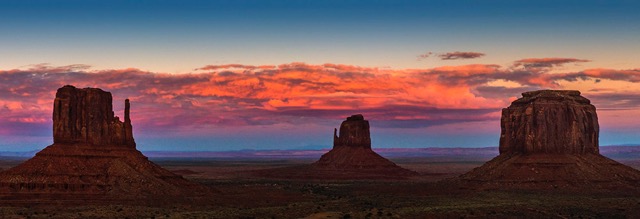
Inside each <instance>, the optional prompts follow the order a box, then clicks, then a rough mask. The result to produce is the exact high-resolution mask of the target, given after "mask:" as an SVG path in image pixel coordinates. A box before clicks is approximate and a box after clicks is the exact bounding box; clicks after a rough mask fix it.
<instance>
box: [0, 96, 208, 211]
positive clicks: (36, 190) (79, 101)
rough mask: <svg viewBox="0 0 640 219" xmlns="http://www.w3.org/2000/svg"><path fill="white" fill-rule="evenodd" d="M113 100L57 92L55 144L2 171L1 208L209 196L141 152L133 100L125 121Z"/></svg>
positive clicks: (174, 199)
mask: <svg viewBox="0 0 640 219" xmlns="http://www.w3.org/2000/svg"><path fill="white" fill-rule="evenodd" d="M111 101H112V98H111V93H109V92H106V91H103V90H101V89H97V88H83V89H78V88H75V87H73V86H70V85H67V86H64V87H62V88H60V89H58V92H57V93H56V99H55V101H54V110H53V134H54V143H53V144H52V145H50V146H48V147H46V148H45V149H43V150H42V151H40V152H38V153H37V154H36V156H34V157H33V158H31V159H29V160H27V161H25V162H24V163H22V164H20V165H18V166H15V167H13V168H11V169H8V170H6V171H3V172H0V204H11V203H12V202H11V200H21V202H20V203H38V202H46V201H47V200H48V201H61V200H64V201H77V202H79V203H93V202H105V201H106V202H109V201H114V200H117V201H118V203H122V201H135V202H136V203H150V202H153V203H156V202H161V201H163V200H165V201H170V202H173V201H178V200H180V198H183V197H184V198H187V199H188V198H191V197H193V196H199V195H201V194H208V192H209V190H208V188H206V187H204V186H201V185H198V184H195V183H192V182H189V181H188V180H186V179H184V178H182V177H181V176H179V175H176V174H174V173H172V172H170V171H168V170H165V169H163V168H161V167H160V166H158V165H156V164H155V163H153V162H151V161H149V160H148V159H147V157H145V156H144V155H143V154H142V153H140V151H138V150H137V149H136V143H135V141H134V139H133V132H132V130H131V127H132V126H131V119H130V117H129V111H130V103H129V101H128V100H126V101H125V116H124V117H125V118H124V122H122V121H120V120H119V118H118V117H115V116H114V114H113V111H112V106H111V104H112V103H111ZM166 197H172V198H171V199H167V198H166ZM158 198H163V199H158ZM5 201H7V202H5ZM141 201H146V202H141Z"/></svg>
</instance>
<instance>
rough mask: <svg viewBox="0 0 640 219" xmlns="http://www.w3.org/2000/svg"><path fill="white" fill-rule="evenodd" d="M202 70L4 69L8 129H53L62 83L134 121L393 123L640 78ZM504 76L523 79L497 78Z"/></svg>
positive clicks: (302, 68) (2, 105) (196, 126)
mask: <svg viewBox="0 0 640 219" xmlns="http://www.w3.org/2000/svg"><path fill="white" fill-rule="evenodd" d="M576 60H578V59H562V60H560V59H556V58H547V59H537V60H536V59H525V60H519V61H518V62H521V63H546V64H540V65H539V66H545V65H550V66H554V65H562V64H564V63H571V62H580V60H578V61H576ZM523 65H524V64H523ZM65 69H66V71H65ZM200 70H206V71H207V72H201V73H191V74H164V73H153V72H146V71H141V70H139V69H135V68H129V69H118V70H99V71H87V68H85V67H82V65H79V66H62V67H51V66H44V67H43V66H40V67H34V68H30V69H26V70H8V71H0V81H2V82H3V83H0V126H3V127H1V128H0V129H2V130H5V131H3V132H5V133H7V132H8V131H6V130H8V129H9V127H7V126H8V124H22V126H20V127H25V128H24V129H16V130H17V131H18V132H21V131H27V130H29V129H33V127H39V128H38V130H41V129H42V130H48V129H49V128H50V122H51V121H50V116H51V107H52V101H53V97H54V95H55V91H56V89H57V88H59V87H61V86H63V85H66V84H72V85H75V86H77V87H99V88H103V89H104V90H107V91H110V92H112V93H113V95H114V101H115V102H114V106H115V107H114V108H115V109H116V111H118V112H116V113H121V112H120V111H121V109H122V107H121V105H122V103H121V102H123V101H124V99H125V98H130V99H131V100H132V105H133V106H132V108H133V110H132V116H133V117H134V118H135V122H134V123H135V124H136V127H138V128H143V129H145V130H150V131H151V130H155V131H167V130H181V129H182V130H184V129H192V130H202V129H203V127H225V126H251V125H274V124H282V123H292V124H295V123H304V122H308V123H314V122H319V123H322V122H323V121H326V120H334V119H336V118H342V117H345V116H348V115H349V114H352V113H364V114H366V115H367V118H369V119H372V120H377V121H379V122H378V123H377V124H380V125H381V126H385V127H424V126H431V125H441V124H448V123H458V122H468V121H482V120H495V119H497V118H498V117H499V114H496V112H498V111H499V110H500V108H502V107H505V106H508V105H509V103H510V101H512V100H513V98H515V97H516V96H519V93H520V92H522V91H525V90H531V89H541V88H559V87H560V84H559V82H561V81H572V80H578V79H589V78H593V79H610V80H624V81H629V82H640V73H639V72H640V71H639V70H637V69H635V70H611V69H591V70H585V71H581V72H576V73H559V74H550V73H546V72H545V71H536V70H527V69H513V68H503V67H501V66H499V65H482V64H474V65H462V66H442V67H436V68H426V69H400V70H394V69H379V68H369V67H361V66H353V65H343V64H322V65H311V64H306V63H289V64H282V65H277V66H251V65H239V64H232V65H216V66H213V65H209V66H205V67H203V68H200ZM52 72H55V73H52ZM496 81H508V82H513V83H516V84H519V87H510V88H507V87H501V86H496V85H490V84H491V83H493V82H496ZM594 97H595V96H594ZM619 98H622V97H619ZM625 98H628V99H633V98H631V97H625ZM616 103H618V104H619V102H616ZM634 103H635V102H634ZM612 104H613V103H612ZM625 107H628V105H625ZM300 118H305V119H300ZM15 132H16V131H12V132H11V133H15ZM23 134H24V133H23Z"/></svg>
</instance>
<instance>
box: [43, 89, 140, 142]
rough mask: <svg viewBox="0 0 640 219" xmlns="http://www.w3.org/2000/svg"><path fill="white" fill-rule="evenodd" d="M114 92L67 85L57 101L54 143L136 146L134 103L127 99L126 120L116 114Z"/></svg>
mask: <svg viewBox="0 0 640 219" xmlns="http://www.w3.org/2000/svg"><path fill="white" fill-rule="evenodd" d="M111 103H112V98H111V93H110V92H105V91H103V90H101V89H98V88H85V89H77V88H75V87H73V86H70V85H67V86H64V87H62V88H60V89H58V92H57V93H56V99H55V101H54V104H53V143H58V144H87V145H119V146H128V147H135V146H136V143H135V141H134V140H133V130H132V126H131V119H130V118H129V111H130V107H131V106H130V103H129V99H127V100H125V113H124V118H125V121H124V122H121V121H120V119H119V118H118V117H116V116H114V113H113V110H112V108H113V107H112V105H111Z"/></svg>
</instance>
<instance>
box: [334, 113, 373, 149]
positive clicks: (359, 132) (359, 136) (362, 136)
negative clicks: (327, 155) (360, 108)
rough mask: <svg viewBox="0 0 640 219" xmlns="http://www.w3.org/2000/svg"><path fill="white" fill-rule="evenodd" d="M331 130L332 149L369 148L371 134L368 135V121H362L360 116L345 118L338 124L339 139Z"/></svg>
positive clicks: (362, 118) (362, 117)
mask: <svg viewBox="0 0 640 219" xmlns="http://www.w3.org/2000/svg"><path fill="white" fill-rule="evenodd" d="M336 132H337V130H336V129H334V130H333V148H339V147H360V148H371V134H370V133H369V121H367V120H364V116H362V115H361V114H358V115H353V116H350V117H347V120H345V121H343V122H342V124H340V137H338V136H337V135H336Z"/></svg>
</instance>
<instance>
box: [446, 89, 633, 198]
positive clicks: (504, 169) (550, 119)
mask: <svg viewBox="0 0 640 219" xmlns="http://www.w3.org/2000/svg"><path fill="white" fill-rule="evenodd" d="M598 134H599V125H598V116H597V114H596V108H595V107H594V106H593V105H592V104H591V103H590V101H589V100H588V99H587V98H585V97H582V96H581V95H580V92H579V91H568V90H539V91H532V92H526V93H523V94H522V98H520V99H517V100H515V101H513V103H512V104H511V105H510V106H509V107H507V108H505V109H503V110H502V119H501V135H500V149H499V150H500V155H499V156H497V157H496V158H494V159H492V160H490V161H489V162H487V163H485V164H484V165H482V166H480V167H478V168H475V169H473V170H472V171H470V172H468V173H466V174H463V175H461V176H460V177H459V179H460V180H462V181H463V182H466V183H467V184H466V186H470V187H476V188H488V189H508V188H523V189H553V188H559V187H565V188H585V187H588V188H608V189H619V188H627V187H637V186H638V185H639V184H638V183H639V182H640V171H638V170H636V169H633V168H631V167H628V166H625V165H623V164H620V163H618V162H616V161H613V160H611V159H609V158H606V157H604V156H602V155H600V153H599V146H598Z"/></svg>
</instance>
